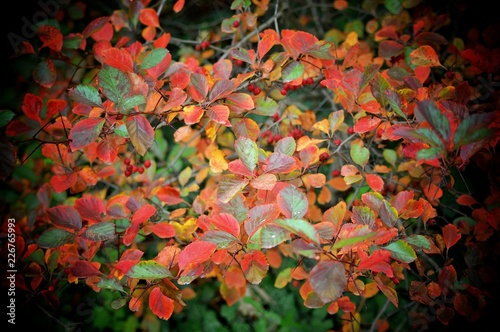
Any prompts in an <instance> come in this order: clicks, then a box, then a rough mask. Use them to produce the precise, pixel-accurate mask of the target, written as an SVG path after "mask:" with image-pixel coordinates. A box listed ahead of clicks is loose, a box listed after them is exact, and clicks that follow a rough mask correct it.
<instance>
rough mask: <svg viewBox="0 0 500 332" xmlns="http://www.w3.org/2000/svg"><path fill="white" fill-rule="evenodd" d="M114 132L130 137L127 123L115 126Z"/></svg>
mask: <svg viewBox="0 0 500 332" xmlns="http://www.w3.org/2000/svg"><path fill="white" fill-rule="evenodd" d="M114 133H115V134H116V135H118V136H120V137H129V136H128V130H127V125H126V124H125V123H124V124H121V125H119V126H118V127H115V130H114Z"/></svg>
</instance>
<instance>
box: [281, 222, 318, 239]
mask: <svg viewBox="0 0 500 332" xmlns="http://www.w3.org/2000/svg"><path fill="white" fill-rule="evenodd" d="M274 224H276V225H278V226H280V227H283V228H284V229H286V230H287V231H289V232H291V233H293V234H295V235H297V236H300V237H301V238H303V239H305V240H307V241H310V242H313V243H315V244H317V245H319V235H318V232H317V231H316V228H314V226H313V225H312V224H311V223H310V222H308V221H306V220H303V219H276V220H275V221H274Z"/></svg>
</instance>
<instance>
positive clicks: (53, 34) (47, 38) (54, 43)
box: [38, 25, 63, 52]
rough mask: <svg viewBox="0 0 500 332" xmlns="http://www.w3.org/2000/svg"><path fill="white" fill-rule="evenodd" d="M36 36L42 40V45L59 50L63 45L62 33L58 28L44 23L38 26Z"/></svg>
mask: <svg viewBox="0 0 500 332" xmlns="http://www.w3.org/2000/svg"><path fill="white" fill-rule="evenodd" d="M38 37H39V38H40V40H41V41H42V42H43V45H42V47H48V48H50V49H52V50H54V51H56V52H59V51H60V50H61V49H62V46H63V35H62V33H61V31H59V29H58V28H56V27H53V26H50V25H44V26H41V27H39V28H38Z"/></svg>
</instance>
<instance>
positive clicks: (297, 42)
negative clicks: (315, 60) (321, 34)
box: [289, 31, 318, 54]
mask: <svg viewBox="0 0 500 332" xmlns="http://www.w3.org/2000/svg"><path fill="white" fill-rule="evenodd" d="M317 41H318V38H316V37H315V36H314V35H312V34H310V33H308V32H304V31H297V32H295V33H293V34H292V35H291V36H290V44H289V45H291V46H292V47H293V48H294V51H295V52H298V53H300V54H306V53H307V52H308V51H309V50H311V49H312V48H313V46H314V44H315V43H316V42H317Z"/></svg>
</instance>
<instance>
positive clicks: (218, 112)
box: [206, 105, 231, 127]
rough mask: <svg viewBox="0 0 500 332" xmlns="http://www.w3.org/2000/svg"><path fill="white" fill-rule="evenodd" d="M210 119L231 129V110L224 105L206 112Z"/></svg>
mask: <svg viewBox="0 0 500 332" xmlns="http://www.w3.org/2000/svg"><path fill="white" fill-rule="evenodd" d="M206 113H207V115H208V117H209V118H210V119H212V120H213V121H214V122H217V123H220V124H223V125H225V126H227V127H231V122H229V108H228V107H227V106H224V105H213V106H210V108H209V109H208V110H207V111H206Z"/></svg>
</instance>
